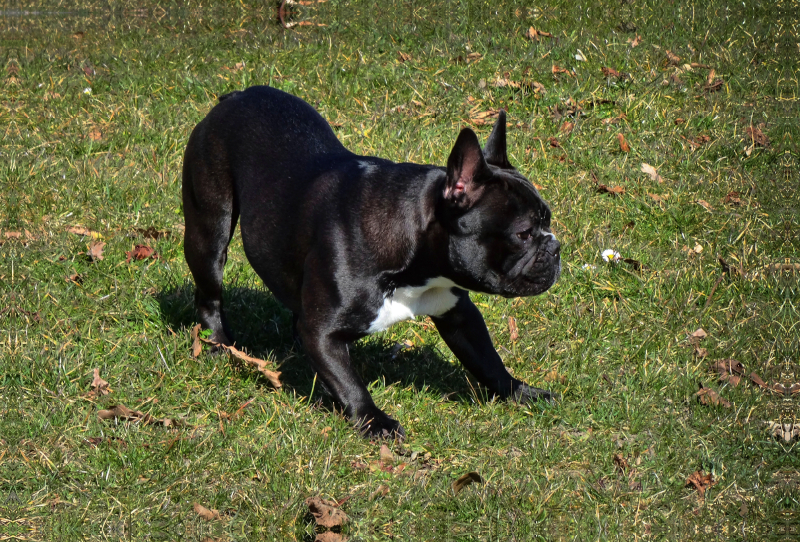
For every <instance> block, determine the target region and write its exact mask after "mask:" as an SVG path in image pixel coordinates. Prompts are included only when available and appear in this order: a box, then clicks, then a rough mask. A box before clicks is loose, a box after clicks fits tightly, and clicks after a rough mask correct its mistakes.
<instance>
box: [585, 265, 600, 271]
mask: <svg viewBox="0 0 800 542" xmlns="http://www.w3.org/2000/svg"><path fill="white" fill-rule="evenodd" d="M582 269H585V270H586V271H594V270H595V269H597V266H596V265H592V264H590V263H585V264H583V267H582Z"/></svg>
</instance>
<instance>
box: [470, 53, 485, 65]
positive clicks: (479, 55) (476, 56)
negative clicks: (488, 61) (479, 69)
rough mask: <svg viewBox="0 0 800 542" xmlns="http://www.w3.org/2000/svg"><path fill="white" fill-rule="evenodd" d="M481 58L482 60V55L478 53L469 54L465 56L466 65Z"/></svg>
mask: <svg viewBox="0 0 800 542" xmlns="http://www.w3.org/2000/svg"><path fill="white" fill-rule="evenodd" d="M481 58H483V55H482V54H480V53H470V54H468V55H467V64H470V63H472V62H477V61H479V60H480V59H481Z"/></svg>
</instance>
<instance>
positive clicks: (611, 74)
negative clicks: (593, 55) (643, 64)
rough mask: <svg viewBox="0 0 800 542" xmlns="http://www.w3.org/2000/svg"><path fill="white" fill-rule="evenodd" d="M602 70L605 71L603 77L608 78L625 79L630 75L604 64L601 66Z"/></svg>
mask: <svg viewBox="0 0 800 542" xmlns="http://www.w3.org/2000/svg"><path fill="white" fill-rule="evenodd" d="M600 70H601V71H602V72H603V77H606V78H608V79H611V78H612V77H614V78H616V79H619V80H622V81H624V80H625V79H627V78H628V77H629V75H628V74H627V73H622V72H618V71H617V70H615V69H614V68H609V67H607V66H603V67H602V68H600Z"/></svg>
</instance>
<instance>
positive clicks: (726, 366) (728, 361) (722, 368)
mask: <svg viewBox="0 0 800 542" xmlns="http://www.w3.org/2000/svg"><path fill="white" fill-rule="evenodd" d="M711 367H712V368H713V369H714V370H715V371H717V372H719V373H723V372H726V373H731V374H737V375H744V372H745V368H744V365H742V363H741V362H740V361H737V360H735V359H732V358H725V359H720V360H717V361H715V362H714V363H713V364H712V365H711Z"/></svg>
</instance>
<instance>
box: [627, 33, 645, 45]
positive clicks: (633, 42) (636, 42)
mask: <svg viewBox="0 0 800 542" xmlns="http://www.w3.org/2000/svg"><path fill="white" fill-rule="evenodd" d="M642 41H643V40H642V36H639V35H638V34H637V35H636V38H634V39H632V40H630V39H629V40H628V43H630V44H631V48H633V47H638V46H639V44H640V43H642Z"/></svg>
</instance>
